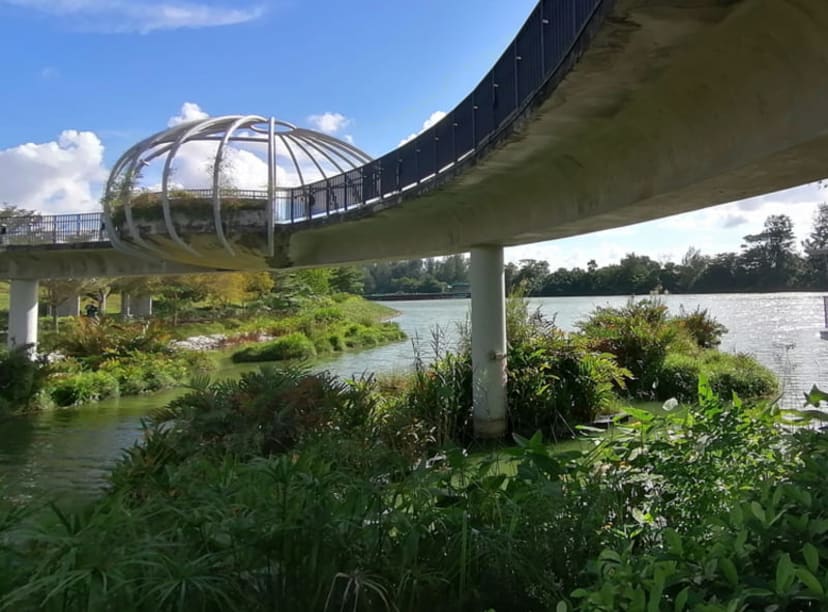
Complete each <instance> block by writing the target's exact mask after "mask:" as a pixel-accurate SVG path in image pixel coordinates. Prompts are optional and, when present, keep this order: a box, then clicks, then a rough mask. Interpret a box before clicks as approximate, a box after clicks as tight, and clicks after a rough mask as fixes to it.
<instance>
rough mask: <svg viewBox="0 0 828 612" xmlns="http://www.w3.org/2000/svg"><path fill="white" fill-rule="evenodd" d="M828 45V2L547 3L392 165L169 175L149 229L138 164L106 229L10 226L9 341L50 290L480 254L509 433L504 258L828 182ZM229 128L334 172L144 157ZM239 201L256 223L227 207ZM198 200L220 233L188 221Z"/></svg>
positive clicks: (487, 328) (495, 428)
mask: <svg viewBox="0 0 828 612" xmlns="http://www.w3.org/2000/svg"><path fill="white" fill-rule="evenodd" d="M826 40H828V2H825V1H824V0H731V1H728V2H721V0H692V1H691V0H542V1H540V2H539V3H538V4H537V6H536V7H535V9H534V10H533V12H532V14H531V15H530V16H529V18H528V19H527V21H526V23H525V24H524V25H523V27H522V28H521V29H520V31H519V32H518V33H517V35H516V37H515V38H514V40H513V41H512V42H511V44H510V45H509V46H508V47H507V49H506V50H505V52H504V53H503V55H501V56H500V58H499V59H498V60H497V61H496V63H495V64H494V66H493V67H492V69H491V70H490V71H489V72H488V73H487V74H486V75H485V76H484V77H483V79H482V80H481V81H480V83H479V85H478V86H477V87H476V88H475V89H474V91H472V92H471V93H470V94H469V95H468V96H467V97H466V98H465V99H464V100H462V101H461V102H460V103H459V104H458V105H457V106H456V107H455V108H454V109H453V110H452V111H451V112H450V113H448V115H447V116H446V117H445V118H444V119H443V120H442V121H440V122H439V123H438V124H436V125H435V126H433V127H432V128H431V129H429V130H427V131H426V132H424V133H422V134H420V135H419V136H417V138H415V139H414V140H413V141H411V142H408V143H406V144H404V145H402V146H401V147H399V148H397V149H395V150H394V151H391V152H390V153H388V154H386V155H384V156H382V157H380V158H379V159H376V160H370V161H364V162H361V163H359V164H357V165H355V164H352V165H351V166H349V167H348V168H344V169H343V171H342V172H341V173H339V174H328V175H325V176H323V177H322V178H320V179H319V180H315V181H313V182H305V181H302V183H301V184H300V185H299V186H296V187H291V188H277V187H276V186H275V184H274V183H275V169H274V168H273V165H272V164H271V167H270V174H271V176H270V178H269V184H268V189H267V190H266V191H261V192H257V193H225V192H223V191H222V189H223V188H222V185H221V184H220V181H219V180H218V174H219V170H218V163H217V164H216V168H215V177H214V178H215V180H214V181H213V185H212V189H209V190H207V191H201V192H175V191H174V189H172V188H171V187H170V186H169V185H168V184H167V177H166V174H165V176H164V185H163V189H162V191H161V192H159V193H145V194H139V196H142V197H143V198H144V199H143V203H144V204H145V205H147V206H149V209H151V210H153V211H154V212H153V214H154V215H155V216H154V217H153V218H152V219H147V218H144V219H143V220H141V219H136V218H135V215H134V214H133V213H134V212H135V211H136V210H137V204H135V202H136V199H137V197H139V196H136V195H135V193H134V191H133V190H132V184H131V180H132V176H133V174H131V173H132V172H134V171H135V169H136V168H137V167H140V164H139V163H138V161H139V160H138V157H134V159H133V161H132V162H129V160H128V159H127V160H126V161H124V164H122V165H121V167H120V170H121V171H122V173H121V174H118V173H117V172H115V171H113V179H111V181H110V185H109V189H108V196H107V197H106V198H105V199H104V211H103V212H102V213H101V215H102V216H100V217H94V216H90V217H86V216H84V217H79V216H72V215H69V216H66V215H61V216H58V217H47V216H38V217H36V218H33V219H29V220H27V221H25V222H24V223H23V224H22V225H15V226H14V228H13V229H12V228H11V225H10V224H11V223H12V221H11V220H10V221H8V223H7V225H8V226H9V227H8V228H7V232H6V235H5V237H3V241H4V245H3V246H0V277H5V278H10V279H12V295H11V308H10V310H11V312H10V324H9V330H10V333H9V339H10V342H11V343H12V344H27V343H32V342H36V300H37V279H42V278H55V277H58V278H75V277H81V276H87V275H98V276H105V275H127V274H178V273H185V272H194V271H205V270H228V269H246V270H264V269H275V268H291V267H308V266H321V265H337V264H346V263H354V262H362V261H370V260H376V259H389V258H399V259H402V258H409V257H423V256H438V255H444V254H449V253H456V252H464V251H471V257H472V274H471V275H472V279H471V280H472V334H473V346H472V352H473V362H474V371H475V388H474V403H475V423H476V427H477V431H478V433H480V434H481V435H498V434H499V433H501V432H502V431H503V428H504V427H505V400H504V397H505V376H506V369H505V367H506V365H505V364H506V362H505V355H506V342H505V332H504V315H503V272H502V268H503V253H502V249H503V247H504V246H510V245H517V244H524V243H530V242H536V241H541V240H550V239H556V238H562V237H567V236H574V235H578V234H583V233H587V232H592V231H597V230H602V229H608V228H614V227H620V226H624V225H628V224H632V223H637V222H642V221H647V220H651V219H656V218H660V217H664V216H668V215H673V214H677V213H681V212H687V211H691V210H697V209H700V208H703V207H707V206H712V205H715V204H720V203H724V202H729V201H734V200H739V199H743V198H747V197H752V196H756V195H761V194H764V193H768V192H771V191H776V190H780V189H784V188H788V187H792V186H796V185H800V184H803V183H807V182H810V181H814V180H819V179H822V178H824V177H825V175H826V174H828V170H826V167H827V166H828V113H826V112H825V111H824V108H825V101H826V99H828V44H826V42H825V41H826ZM228 120H229V121H230V123H232V126H236V125H240V124H241V123H243V122H245V121H246V122H247V123H245V125H248V126H249V131H248V132H246V133H247V134H249V136H246V137H247V138H251V139H253V138H254V137H255V138H260V137H262V135H263V134H265V135H267V142H268V143H274V142H277V141H278V140H279V139H280V138H281V139H282V140H283V144H284V145H285V146H288V147H290V146H291V143H292V146H293V147H294V148H298V147H300V146H302V147H304V148H305V149H311V148H315V149H316V150H321V151H327V152H328V155H327V157H334V154H333V153H331V149H330V148H328V147H329V146H330V147H333V146H334V145H332V144H331V143H329V142H327V141H323V138H324V137H323V136H322V135H318V134H314V133H311V132H309V131H301V130H297V131H289V132H277V131H275V129H274V128H275V123H276V122H275V121H274V120H272V119H270V120H267V119H266V118H263V117H252V118H251V117H242V116H238V117H231V118H219V119H216V120H209V121H210V122H211V123H210V124H209V125H208V124H202V125H199V126H195V125H189V126H185V127H182V128H180V130H179V131H177V132H175V133H173V134H170V133H167V132H165V133H161V134H159V135H156V136H157V138H156V139H155V140H152V138H151V139H148V140H147V141H144V142H143V143H141V144H143V145H145V146H146V147H150V146H155V145H157V146H158V147H160V149H158V150H159V151H161V152H164V153H166V154H168V155H170V156H171V155H173V154H174V152H175V150H176V148H177V146H178V143H179V142H180V141H181V140H182V139H186V137H188V134H201V135H203V136H204V138H208V139H213V140H216V141H217V142H218V141H220V142H221V143H222V144H223V143H226V142H227V139H228V138H230V136H228V134H232V132H233V129H235V127H232V126H231V127H228V128H226V130H227V131H225V132H223V136H222V135H215V134H212V133H211V132H210V131H209V128H210V126H213V127H215V126H216V125H218V124H217V123H216V122H221V121H225V122H226V121H228ZM268 123H269V124H268ZM165 139H166V140H165ZM285 139H287V140H288V141H289V142H286V141H285ZM340 145H341V143H340ZM136 146H139V145H136ZM269 146H270V147H273V146H275V145H274V144H269ZM139 148H140V146H139ZM155 154H156V153H153V154H152V155H155ZM159 154H160V153H159ZM127 157H128V156H127ZM122 159H126V158H122ZM218 161H220V154H219V157H217V162H218ZM119 163H120V162H119ZM130 164H132V165H130ZM117 169H118V168H116V170H117ZM322 174H325V173H322ZM116 179H117V180H116ZM118 181H120V182H118ZM124 193H126V197H125V198H124V197H122V196H123V194H124ZM110 196H111V197H110ZM233 199H235V201H236V203H237V205H238V208H237V209H234V208H232V207H228V206H227V205H226V204H227V202H228V200H233ZM188 201H189V203H190V205H193V204H195V205H196V206H194V208H193V210H195V209H196V208H198V209H199V210H201V211H202V213H203V216H202V217H199V216H198V215H196V214H194V213H193V214H192V215H189V216H188V213H187V212H186V210H187V209H186V208H185V206H184V204H186V203H187V202H188ZM222 201H224V203H225V204H224V205H222ZM239 210H241V211H242V212H239ZM142 214H143V213H142ZM139 216H140V215H139ZM245 219H247V220H245ZM14 223H17V222H14ZM33 304H34V306H33ZM33 313H34V314H33ZM33 317H34V319H33Z"/></svg>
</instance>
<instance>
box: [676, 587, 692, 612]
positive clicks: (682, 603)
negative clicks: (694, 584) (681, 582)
mask: <svg viewBox="0 0 828 612" xmlns="http://www.w3.org/2000/svg"><path fill="white" fill-rule="evenodd" d="M689 596H690V587H689V586H688V587H684V588H683V589H682V590H681V591H680V592H679V594H678V595H676V605H675V606H674V607H673V610H674V612H683V610H684V608H685V607H686V606H687V598H688V597H689Z"/></svg>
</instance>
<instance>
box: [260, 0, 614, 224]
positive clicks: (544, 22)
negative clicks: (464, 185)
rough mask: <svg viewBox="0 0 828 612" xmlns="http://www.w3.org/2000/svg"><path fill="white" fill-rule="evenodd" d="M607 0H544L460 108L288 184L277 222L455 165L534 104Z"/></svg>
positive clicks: (341, 207) (364, 199)
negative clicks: (386, 148)
mask: <svg viewBox="0 0 828 612" xmlns="http://www.w3.org/2000/svg"><path fill="white" fill-rule="evenodd" d="M606 1H608V0H541V2H539V3H538V4H537V6H536V7H535V10H534V11H532V14H531V15H530V16H529V19H527V20H526V22H525V23H524V24H523V27H522V28H521V29H520V31H519V32H518V35H517V36H516V37H515V39H514V40H513V41H512V42H511V43H510V44H509V46H508V48H507V49H506V51H505V52H504V53H503V55H501V56H500V58H499V59H498V60H497V62H495V65H494V66H493V67H492V69H491V70H490V71H489V73H488V74H487V75H486V76H484V77H483V79H482V80H481V81H480V84H479V85H478V86H477V87H476V88H475V90H474V91H473V92H472V93H471V94H470V95H469V96H468V97H467V98H466V99H465V100H463V101H462V102H460V104H458V105H457V107H455V108H454V110H452V111H451V112H450V113H448V115H446V116H445V117H444V118H443V119H441V120H440V121H439V122H438V123H437V124H435V125H434V126H433V127H431V128H430V129H428V130H426V131H425V132H423V133H422V134H420V135H418V136H417V137H416V138H415V139H414V140H412V141H411V142H407V143H405V144H404V145H402V146H401V147H399V148H397V149H395V150H393V151H391V152H390V153H387V154H386V155H383V156H382V157H380V158H379V159H376V160H374V161H372V162H369V163H368V164H366V165H365V166H363V167H362V168H358V169H357V170H354V171H352V172H348V173H346V174H344V175H341V176H340V177H334V178H331V179H323V180H320V181H317V182H315V183H312V184H310V185H308V186H305V187H297V188H294V189H288V190H286V192H285V193H284V194H283V195H282V196H280V197H281V198H282V203H281V208H280V207H277V210H283V211H284V212H285V214H284V215H282V214H278V213H277V215H276V222H277V223H294V222H296V221H304V220H307V219H309V218H314V217H318V216H324V215H329V214H333V213H336V212H343V211H347V210H349V209H350V208H355V207H357V206H360V205H363V204H366V203H371V202H372V201H376V200H381V199H385V198H388V197H393V196H396V195H398V194H400V193H402V192H403V191H406V190H407V189H410V188H412V187H415V186H417V185H419V184H421V183H423V182H424V181H427V180H430V179H433V178H434V177H435V176H438V175H439V174H441V173H444V172H446V171H448V170H450V169H451V168H452V167H453V166H454V165H455V164H456V163H457V162H458V161H461V160H462V159H464V158H466V157H468V156H469V155H470V154H472V153H474V152H475V151H477V150H479V149H480V148H481V147H483V146H485V145H486V143H488V142H490V141H491V140H492V138H493V137H495V136H496V135H497V134H498V133H499V132H500V131H501V130H502V129H504V128H506V127H508V126H509V125H510V124H511V122H512V121H513V120H514V118H515V117H516V116H517V115H519V114H520V113H522V112H523V111H524V110H525V109H526V108H527V107H528V106H529V105H530V104H531V103H532V101H533V100H534V99H535V97H536V96H537V95H538V94H539V93H540V91H541V90H542V88H543V87H544V85H545V84H546V83H547V82H548V81H549V80H550V79H552V78H553V77H554V76H555V73H556V72H557V71H558V69H559V68H560V67H561V65H562V64H563V63H564V61H565V60H566V59H567V57H568V56H569V54H570V53H571V52H572V50H573V49H574V48H575V47H576V44H577V42H578V39H579V37H580V36H581V34H582V33H583V31H584V29H585V28H586V26H587V25H588V24H589V22H590V20H591V19H592V17H593V15H594V14H595V13H596V11H597V10H598V9H599V8H600V7H601V5H602V4H603V3H604V2H606ZM354 196H356V197H354ZM359 196H361V197H359Z"/></svg>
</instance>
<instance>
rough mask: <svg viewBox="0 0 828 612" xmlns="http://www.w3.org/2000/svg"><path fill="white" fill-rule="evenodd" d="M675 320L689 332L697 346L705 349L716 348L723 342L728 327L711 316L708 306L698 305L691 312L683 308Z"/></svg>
mask: <svg viewBox="0 0 828 612" xmlns="http://www.w3.org/2000/svg"><path fill="white" fill-rule="evenodd" d="M675 321H676V323H677V324H678V325H679V326H680V327H682V328H683V329H684V330H685V331H686V332H687V334H689V336H690V337H691V338H692V339H693V341H694V342H695V343H696V346H698V347H699V348H703V349H711V348H716V347H717V346H719V345H720V344H721V343H722V336H724V335H725V334H726V333H727V327H725V326H724V325H722V324H721V323H719V322H718V321H717V320H716V319H714V318H713V317H712V316H710V313H709V312H708V311H707V309H706V308H705V309H702V308H700V307H696V309H695V310H694V311H693V312H689V313H688V312H685V310H684V308H682V309H681V312H680V313H679V315H678V316H677V317H676V318H675Z"/></svg>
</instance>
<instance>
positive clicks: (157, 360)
mask: <svg viewBox="0 0 828 612" xmlns="http://www.w3.org/2000/svg"><path fill="white" fill-rule="evenodd" d="M334 278H336V276H335V275H334V274H333V273H332V272H331V271H329V270H323V271H317V270H312V271H308V272H299V273H295V274H291V275H286V276H280V277H278V278H277V279H274V278H273V277H271V276H270V275H269V274H242V273H230V274H204V275H190V276H185V277H169V278H167V279H165V280H164V281H163V282H161V281H160V280H158V279H152V278H148V279H116V280H113V281H107V282H103V281H100V280H98V279H90V280H87V281H82V282H81V281H59V282H58V281H51V282H49V283H45V284H44V291H45V295H46V297H47V301H49V303H51V304H52V305H53V306H54V305H56V304H59V303H60V302H61V301H62V300H63V299H64V298H65V296H69V295H76V294H77V293H78V292H85V295H86V296H87V299H92V300H94V301H95V302H96V303H97V304H98V305H99V307H101V309H102V310H104V308H103V307H104V306H105V305H107V306H108V305H111V303H112V301H113V300H112V299H107V298H108V297H109V296H110V294H111V292H112V291H113V290H114V289H119V290H121V291H129V292H133V293H146V292H151V293H155V294H156V295H158V296H159V299H158V301H157V308H156V310H157V315H156V316H155V318H153V319H152V320H149V321H143V320H137V321H136V320H131V321H130V320H121V319H120V318H117V317H113V316H103V317H100V318H88V317H77V318H71V317H68V318H65V319H60V320H59V322H60V325H59V326H58V325H57V324H56V321H58V320H57V319H53V320H51V321H50V324H49V325H48V328H49V329H48V330H46V331H44V333H42V334H41V341H40V344H39V350H40V351H41V352H42V353H43V354H51V355H52V357H51V358H50V359H49V361H50V363H46V361H45V360H44V361H39V362H36V363H34V364H29V363H24V362H25V358H24V357H23V356H22V355H18V354H13V355H5V354H4V355H0V362H2V363H5V364H6V366H5V367H4V372H3V373H2V374H0V414H8V413H10V412H20V411H27V410H36V409H42V408H47V407H52V406H56V407H64V406H73V405H77V404H83V403H86V402H90V401H97V400H102V399H106V398H109V397H113V396H118V395H131V394H139V393H147V392H152V391H156V390H159V389H163V388H166V387H173V386H179V385H182V384H185V383H186V382H187V381H188V380H189V379H190V378H191V377H192V376H193V375H199V374H205V373H208V372H209V371H210V370H211V369H212V368H213V367H214V366H215V364H214V361H213V360H212V359H210V358H209V357H208V356H207V355H206V354H205V353H203V352H195V351H189V350H183V349H182V348H176V345H175V344H174V343H173V341H174V340H184V339H187V338H189V337H193V336H200V335H207V334H220V335H221V336H222V338H221V339H220V340H218V341H217V342H216V343H214V344H213V345H211V346H212V348H223V347H227V346H235V345H241V344H250V343H254V342H257V341H258V340H259V338H261V337H262V336H273V337H276V339H275V340H273V342H272V343H263V344H262V345H261V346H252V347H250V348H249V349H248V350H246V351H243V352H242V355H240V356H239V358H238V359H237V360H238V361H244V360H245V357H248V359H247V360H252V361H258V360H270V359H305V358H312V357H316V356H317V355H318V356H324V355H326V354H332V353H335V352H339V351H343V350H348V349H352V348H361V347H368V346H377V345H380V344H384V343H387V342H393V341H398V340H401V339H403V338H404V337H405V336H404V334H403V333H402V331H401V330H400V329H399V327H398V326H397V325H396V324H395V323H385V322H383V321H384V320H385V319H387V318H389V317H390V316H393V315H394V314H395V311H394V310H392V309H390V308H387V307H386V306H382V305H379V304H371V303H368V302H366V301H365V300H363V299H362V298H360V297H356V296H352V295H346V294H341V293H334V292H333V289H332V287H331V284H330V282H329V281H330V280H331V279H334ZM179 346H181V345H179ZM196 348H197V347H196ZM7 372H8V373H9V374H10V375H12V376H10V378H9V379H8V380H6V377H5V374H6V373H7Z"/></svg>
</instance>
